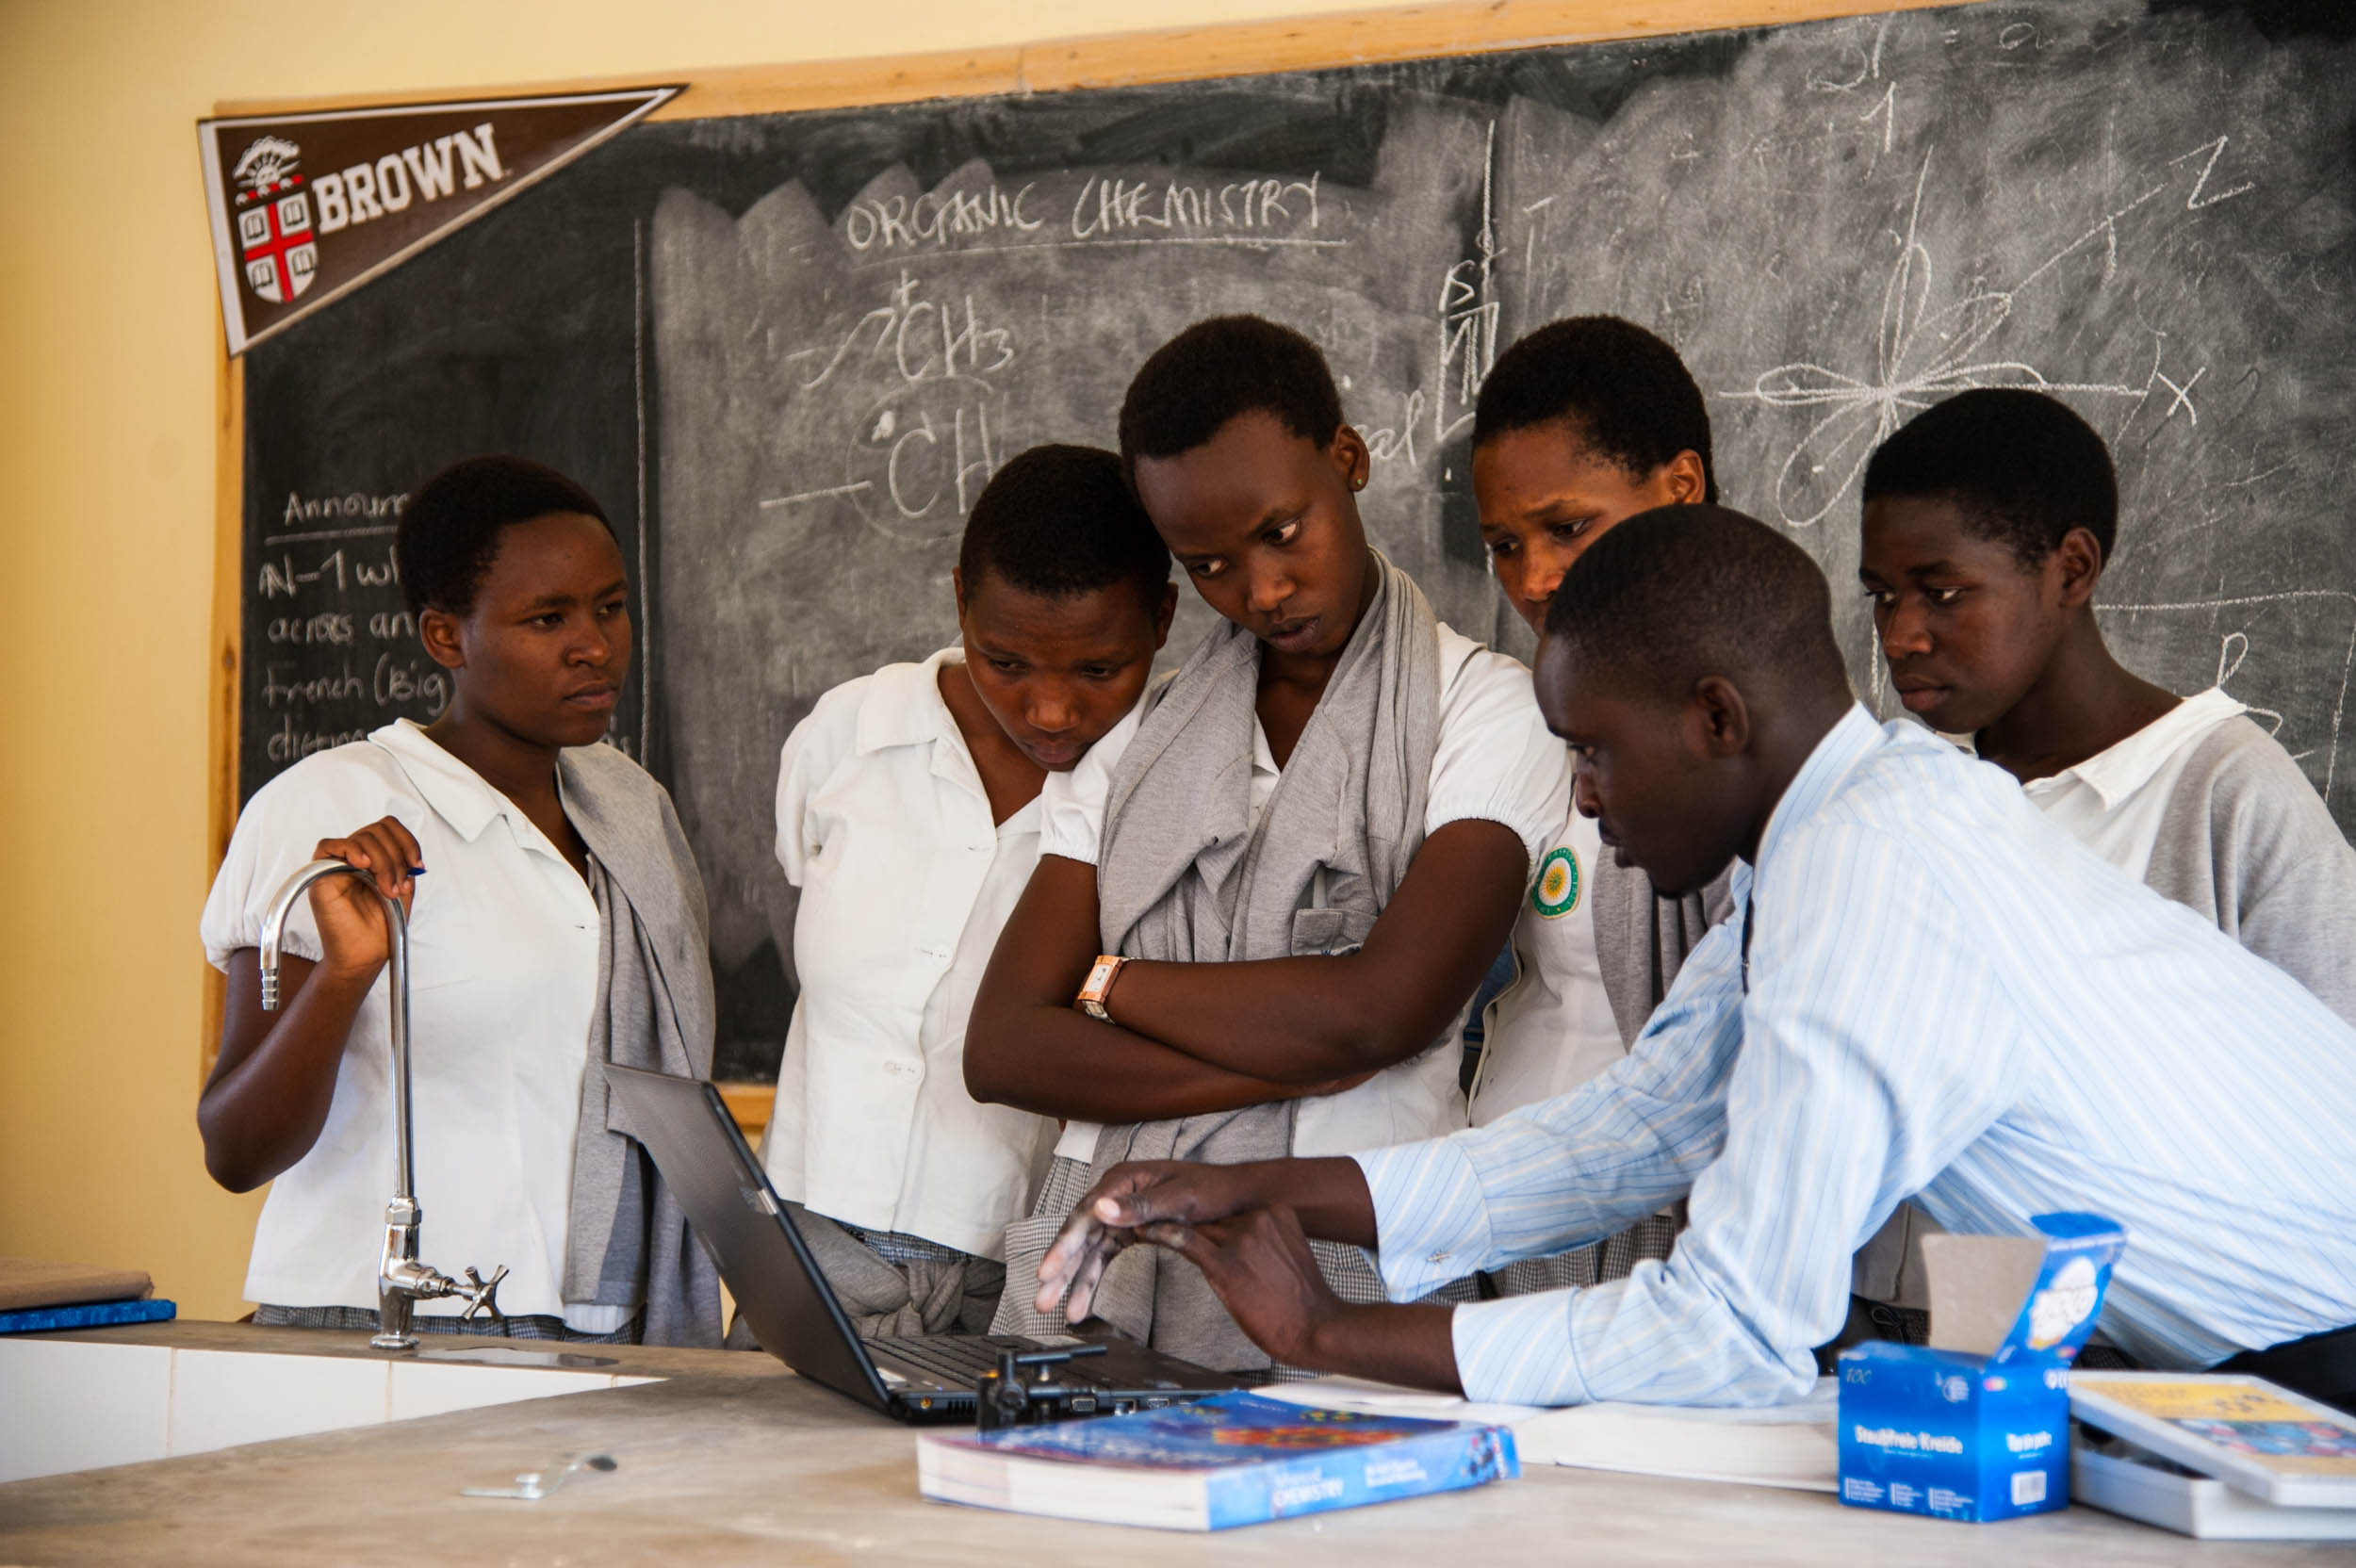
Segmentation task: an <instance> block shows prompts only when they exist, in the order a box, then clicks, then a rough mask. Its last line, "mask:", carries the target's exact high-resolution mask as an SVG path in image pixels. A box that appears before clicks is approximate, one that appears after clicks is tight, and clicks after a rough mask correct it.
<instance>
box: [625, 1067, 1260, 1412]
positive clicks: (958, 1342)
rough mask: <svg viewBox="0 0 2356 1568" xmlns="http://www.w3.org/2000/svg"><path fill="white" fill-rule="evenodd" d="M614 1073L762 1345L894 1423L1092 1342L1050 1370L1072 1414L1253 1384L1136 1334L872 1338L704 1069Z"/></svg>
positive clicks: (963, 1407) (634, 1122)
mask: <svg viewBox="0 0 2356 1568" xmlns="http://www.w3.org/2000/svg"><path fill="white" fill-rule="evenodd" d="M605 1072H606V1081H607V1082H608V1083H609V1084H611V1085H612V1086H613V1089H614V1098H615V1099H617V1100H619V1101H620V1102H621V1103H622V1107H623V1109H624V1110H625V1111H627V1112H628V1113H629V1116H630V1130H631V1131H632V1132H633V1133H634V1134H636V1135H637V1136H638V1137H639V1139H640V1141H642V1142H643V1143H645V1145H646V1152H648V1153H650V1154H652V1155H653V1156H654V1163H655V1168H656V1169H658V1170H660V1171H661V1172H662V1173H663V1181H664V1182H666V1183H668V1184H670V1187H671V1190H672V1191H673V1192H675V1193H677V1194H678V1195H679V1207H680V1208H682V1209H684V1210H685V1211H686V1213H687V1219H688V1223H689V1224H691V1225H693V1226H694V1227H695V1233H696V1234H697V1235H699V1236H701V1237H702V1238H703V1242H704V1246H705V1247H706V1248H707V1249H709V1250H710V1251H711V1253H712V1261H713V1262H714V1263H715V1264H717V1265H718V1266H719V1269H720V1277H721V1278H722V1279H724V1280H726V1281H727V1282H728V1291H729V1293H730V1294H731V1295H733V1296H734V1297H735V1298H736V1305H737V1310H738V1311H740V1312H741V1313H743V1314H744V1319H745V1321H746V1322H748V1323H750V1324H751V1325H752V1329H753V1332H755V1333H756V1334H758V1335H760V1336H761V1347H762V1348H764V1349H766V1350H767V1351H768V1352H769V1353H770V1354H771V1355H774V1356H776V1357H777V1359H778V1360H779V1361H781V1362H783V1363H785V1364H786V1365H788V1366H790V1367H792V1368H793V1369H794V1371H795V1372H797V1373H799V1374H801V1375H802V1376H803V1377H805V1378H808V1379H809V1380H810V1381H812V1382H816V1383H824V1384H825V1385H826V1387H828V1388H831V1389H833V1390H834V1391H835V1392H836V1393H838V1394H843V1395H848V1396H849V1397H851V1398H853V1399H856V1400H858V1401H859V1403H860V1404H862V1405H865V1406H867V1407H868V1408H869V1409H871V1410H876V1411H881V1412H882V1413H884V1414H886V1415H889V1416H891V1417H892V1419H893V1420H895V1421H907V1422H911V1423H924V1424H932V1423H944V1424H945V1423H949V1422H965V1423H968V1424H972V1423H973V1421H974V1419H975V1416H976V1414H977V1409H976V1407H977V1404H978V1396H977V1395H976V1394H975V1392H974V1384H975V1382H976V1380H979V1379H980V1378H981V1376H982V1375H983V1374H984V1373H986V1372H992V1371H995V1370H996V1369H997V1366H998V1357H999V1355H1000V1353H1001V1352H1002V1351H1006V1350H1013V1351H1016V1352H1017V1353H1019V1354H1030V1353H1034V1352H1037V1351H1041V1350H1055V1349H1063V1348H1072V1347H1075V1346H1089V1347H1093V1346H1095V1345H1098V1344H1102V1345H1103V1346H1104V1351H1103V1353H1102V1354H1094V1353H1091V1354H1089V1355H1088V1356H1086V1357H1079V1358H1074V1359H1073V1360H1071V1361H1068V1362H1064V1363H1061V1364H1057V1365H1055V1367H1053V1368H1052V1369H1051V1372H1052V1376H1053V1377H1054V1379H1055V1381H1056V1382H1057V1383H1060V1384H1062V1385H1064V1386H1065V1387H1067V1388H1069V1389H1072V1390H1073V1392H1072V1393H1071V1394H1069V1395H1068V1396H1066V1397H1063V1398H1062V1399H1060V1400H1059V1401H1058V1404H1059V1406H1060V1408H1061V1409H1062V1410H1063V1411H1065V1412H1067V1413H1071V1414H1073V1415H1118V1414H1125V1413H1128V1412H1130V1411H1133V1410H1141V1409H1153V1408H1155V1407H1158V1406H1163V1405H1171V1404H1179V1403H1184V1402H1186V1401H1188V1400H1193V1399H1202V1398H1207V1397H1210V1396H1211V1395H1214V1394H1224V1393H1226V1392H1227V1391H1228V1390H1230V1389H1233V1388H1240V1387H1243V1386H1245V1385H1246V1382H1247V1380H1246V1379H1243V1378H1237V1377H1234V1376H1231V1375H1229V1374H1227V1373H1223V1372H1213V1371H1211V1370H1209V1369H1208V1368H1207V1367H1202V1366H1197V1365H1195V1364H1193V1363H1191V1362H1185V1361H1180V1360H1179V1359H1177V1358H1176V1357H1175V1356H1167V1355H1164V1354H1162V1353H1161V1352H1160V1351H1158V1350H1153V1349H1149V1348H1146V1347H1145V1346H1142V1345H1139V1344H1137V1343H1136V1342H1135V1341H1132V1340H1125V1339H1107V1340H1101V1341H1100V1340H1083V1339H1076V1338H1073V1337H1072V1336H1070V1335H1056V1336H1054V1337H1053V1338H1050V1339H1032V1338H1029V1337H1027V1336H1024V1335H1020V1334H921V1335H915V1336H911V1337H907V1338H887V1337H881V1336H878V1337H876V1338H873V1339H868V1338H862V1337H861V1336H860V1335H859V1333H858V1332H857V1331H855V1330H854V1329H853V1328H852V1327H851V1320H850V1318H849V1316H848V1315H846V1314H844V1312H843V1304H842V1302H841V1301H839V1300H837V1299H836V1298H835V1294H834V1290H833V1288H832V1287H831V1286H829V1285H828V1284H827V1283H826V1275H825V1274H823V1273H821V1272H820V1271H819V1268H818V1264H817V1260H816V1259H815V1258H813V1257H812V1256H811V1255H810V1247H809V1245H808V1244H807V1243H806V1242H804V1241H803V1239H802V1234H801V1233H800V1232H799V1231H797V1230H795V1229H794V1217H793V1214H792V1211H790V1210H789V1209H788V1208H787V1207H786V1205H785V1204H784V1202H783V1201H781V1200H779V1199H778V1197H777V1192H776V1190H775V1189H774V1188H772V1187H771V1186H770V1185H769V1175H768V1172H767V1171H765V1170H763V1169H762V1168H761V1161H760V1160H759V1159H758V1158H756V1157H755V1156H754V1154H753V1152H752V1150H751V1148H750V1147H748V1146H747V1145H746V1144H745V1142H744V1134H742V1133H740V1132H738V1131H737V1127H736V1119H735V1118H734V1117H731V1116H730V1115H729V1114H728V1105H727V1104H726V1103H724V1102H723V1101H722V1100H721V1098H720V1091H719V1090H718V1089H716V1088H714V1087H713V1086H712V1085H710V1084H709V1083H706V1082H705V1081H704V1080H702V1079H700V1078H674V1077H671V1076H669V1075H668V1074H665V1073H661V1072H646V1071H642V1070H639V1069H636V1068H628V1067H619V1066H613V1065H609V1066H608V1067H607V1068H606V1070H605Z"/></svg>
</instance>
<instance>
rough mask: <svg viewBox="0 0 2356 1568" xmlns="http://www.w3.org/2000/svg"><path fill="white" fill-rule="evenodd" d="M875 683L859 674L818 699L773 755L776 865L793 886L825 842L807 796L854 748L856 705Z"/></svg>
mask: <svg viewBox="0 0 2356 1568" xmlns="http://www.w3.org/2000/svg"><path fill="white" fill-rule="evenodd" d="M874 680H875V678H874V677H873V676H861V677H859V678H858V679H856V680H849V681H845V682H844V683H843V684H842V685H840V686H837V687H836V688H835V689H834V690H832V691H830V692H828V693H827V694H826V695H824V696H822V697H820V698H819V699H818V702H817V705H816V706H815V707H813V708H811V709H810V711H809V712H807V713H805V714H803V715H802V722H801V723H799V724H797V725H795V726H794V733H792V734H791V735H788V736H787V737H786V738H785V746H784V748H783V749H782V750H781V751H779V752H778V754H777V864H778V865H780V866H782V867H784V868H785V879H786V880H787V881H788V882H791V883H793V884H794V886H795V887H797V888H798V887H800V886H801V885H802V883H803V881H804V879H805V878H806V877H807V876H808V874H809V871H810V860H811V859H812V858H815V857H816V855H817V854H818V852H819V850H820V849H821V848H822V847H823V846H824V844H825V840H826V836H825V834H824V833H823V831H821V826H820V824H819V822H818V820H817V818H816V815H815V814H814V813H813V812H812V811H811V809H810V797H811V796H812V795H814V794H816V793H817V792H818V791H819V790H820V789H822V788H824V787H825V785H826V780H827V779H829V778H831V777H832V776H834V771H835V769H836V768H838V767H840V766H841V765H842V762H843V759H844V758H845V757H847V756H849V755H850V753H851V751H852V749H853V748H854V746H855V745H856V744H857V742H858V736H859V709H860V705H861V703H862V701H863V700H864V697H865V694H866V693H867V692H868V691H869V690H870V689H871V688H872V686H873V683H874Z"/></svg>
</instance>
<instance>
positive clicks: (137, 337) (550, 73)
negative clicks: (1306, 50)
mask: <svg viewBox="0 0 2356 1568" xmlns="http://www.w3.org/2000/svg"><path fill="white" fill-rule="evenodd" d="M1368 3H1370V0H1119V3H1118V4H1111V5H1107V4H1104V3H1102V0H896V3H895V4H892V5H889V6H878V5H842V4H822V3H820V0H737V3H733V4H725V5H723V4H706V5H696V4H693V3H691V0H672V3H669V4H656V3H652V0H563V3H555V0H401V4H398V5H386V4H383V3H382V0H368V3H366V4H362V3H355V0H311V3H309V4H304V5H296V6H286V5H283V4H262V3H260V0H235V3H228V0H140V3H127V0H0V602H4V603H5V610H4V611H0V668H5V669H8V670H12V671H14V672H15V675H14V677H13V679H14V680H15V682H16V685H15V687H14V688H13V689H12V692H11V694H10V695H9V696H8V699H7V700H6V701H5V703H0V746H4V747H5V751H4V753H0V1253H29V1254H33V1255H36V1256H47V1257H57V1258H74V1259H80V1260H83V1261H87V1262H90V1263H97V1264H106V1265H118V1266H133V1267H140V1268H146V1269H148V1270H150V1271H152V1272H153V1273H154V1274H155V1282H156V1285H157V1288H158V1290H159V1292H160V1293H162V1294H164V1295H168V1296H172V1297H174V1298H176V1299H178V1300H179V1301H180V1302H181V1304H182V1307H183V1310H184V1311H186V1312H187V1313H188V1314H189V1315H195V1316H226V1315H235V1314H237V1313H238V1312H240V1311H242V1310H243V1308H242V1307H241V1306H240V1305H239V1304H238V1301H239V1292H240V1289H241V1282H242V1279H243V1273H244V1263H245V1253H246V1246H247V1242H248V1239H249V1237H250V1234H251V1230H252V1226H253V1221H254V1215H255V1213H256V1212H257V1210H258V1208H259V1200H258V1199H257V1198H254V1197H246V1198H233V1197H230V1196H228V1195H226V1194H224V1193H222V1192H221V1191H219V1190H218V1189H216V1188H215V1187H214V1186H213V1185H212V1184H210V1182H208V1181H207V1180H206V1178H205V1171H204V1167H203V1164H202V1160H201V1158H200V1152H199V1149H198V1144H197V1137H196V1130H195V1124H194V1119H193V1107H194V1103H195V1096H196V1089H197V1076H196V1074H197V1054H198V1049H199V1041H200V1038H201V1036H202V1019H201V1017H200V1013H201V1010H202V1006H203V985H202V979H203V975H202V960H201V959H200V957H199V956H198V950H197V946H196V921H197V913H198V910H199V909H200V908H201V907H202V906H203V903H204V898H205V887H206V885H207V881H208V878H209V875H210V872H211V867H210V866H209V864H208V863H207V860H208V856H207V850H206V818H205V812H206V795H205V780H206V766H207V763H206V749H205V748H206V737H205V725H206V698H207V687H208V672H207V669H206V645H207V640H208V631H209V615H210V608H211V578H212V572H213V547H214V528H213V517H214V512H213V494H214V490H213V485H214V473H213V450H214V447H213V418H214V387H215V374H216V365H217V360H216V357H215V356H216V349H215V333H216V331H217V327H216V324H215V317H216V314H217V311H218V309H219V304H218V296H217V294H216V293H215V291H214V283H213V274H212V259H211V254H210V249H209V245H208V242H207V239H206V234H205V207H204V202H203V198H202V194H201V190H200V187H199V184H198V173H197V160H196V138H195V135H194V128H193V122H194V121H195V120H196V118H197V117H198V116H199V115H200V114H203V113H205V112H206V111H207V110H208V109H209V108H210V107H211V106H212V105H213V104H214V103H215V102H216V101H217V100H222V99H232V100H237V99H243V100H251V99H258V98H279V97H287V96H306V95H312V94H332V93H352V92H395V91H401V90H434V89H441V88H464V87H469V86H477V85H499V84H509V83H517V82H531V81H544V80H561V79H564V78H567V77H575V76H597V75H611V74H615V73H643V74H644V76H645V77H646V78H647V79H650V80H662V79H664V78H666V77H673V78H676V77H677V76H678V75H679V74H680V73H692V71H693V70H694V68H695V67H698V66H728V65H748V64H760V63H767V62H783V61H792V60H810V59H821V58H836V57H856V56H863V55H885V54H896V53H903V52H909V51H919V50H946V49H955V48H963V47H970V46H973V45H977V44H985V43H1013V42H1021V41H1029V40H1036V39H1044V38H1055V37H1062V36H1068V35H1072V34H1081V33H1097V32H1104V31H1108V30H1113V29H1130V28H1152V27H1167V26H1178V25H1186V24H1199V23H1209V22H1221V21H1236V20H1245V19H1253V18H1258V17H1263V16H1267V15H1269V14H1294V13H1302V12H1313V11H1318V10H1340V9H1344V8H1351V7H1355V6H1363V5H1366V4H1368ZM1901 3H1905V0H1901ZM1911 3H1915V4H1920V3H1922V0H1911ZM1855 7H1856V0H1814V3H1811V0H1726V3H1725V4H1723V5H1715V4H1710V3H1708V0H1705V3H1704V5H1703V6H1702V7H1701V8H1700V9H1701V10H1702V11H1703V12H1705V13H1706V15H1707V17H1708V19H1710V20H1721V21H1735V20H1766V19H1770V18H1781V17H1788V16H1790V15H1792V14H1794V13H1795V12H1796V13H1805V12H1808V11H1810V10H1814V11H1819V12H1822V11H1827V10H1833V9H1841V8H1855ZM1604 8H1605V7H1604V6H1603V5H1600V4H1599V5H1598V6H1597V10H1599V11H1600V10H1602V9H1604ZM1609 8H1610V9H1611V10H1612V12H1614V13H1615V14H1617V15H1620V16H1626V15H1628V13H1629V11H1630V9H1631V8H1630V7H1628V5H1627V4H1626V3H1625V0H1619V3H1616V4H1612V5H1611V6H1610V7H1609ZM1559 9H1560V8H1559V7H1558V8H1557V10H1558V14H1559ZM1636 9H1639V10H1641V9H1642V8H1636ZM1689 14H1690V13H1689Z"/></svg>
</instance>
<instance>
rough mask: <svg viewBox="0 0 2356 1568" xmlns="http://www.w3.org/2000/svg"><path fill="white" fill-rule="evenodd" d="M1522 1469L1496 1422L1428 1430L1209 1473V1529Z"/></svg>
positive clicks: (1413, 1493)
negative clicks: (1398, 1438)
mask: <svg viewBox="0 0 2356 1568" xmlns="http://www.w3.org/2000/svg"><path fill="white" fill-rule="evenodd" d="M1521 1473H1522V1470H1521V1462H1520V1459H1519V1458H1518V1456H1517V1455H1516V1454H1515V1452H1514V1448H1513V1432H1512V1431H1510V1430H1509V1429H1505V1428H1503V1427H1490V1428H1483V1429H1481V1430H1478V1431H1448V1432H1434V1433H1432V1434H1431V1435H1430V1436H1428V1437H1417V1438H1409V1439H1406V1440H1404V1441H1402V1442H1398V1443H1383V1444H1377V1445H1374V1446H1369V1447H1363V1448H1329V1449H1326V1450H1324V1451H1323V1452H1319V1453H1312V1454H1303V1455H1301V1456H1300V1457H1298V1458H1294V1459H1284V1460H1270V1461H1269V1462H1267V1463H1265V1464H1255V1465H1253V1466H1252V1467H1251V1468H1250V1469H1247V1470H1235V1471H1228V1472H1224V1473H1221V1474H1216V1475H1213V1476H1211V1477H1210V1478H1208V1496H1207V1498H1206V1504H1207V1508H1206V1511H1207V1514H1208V1517H1209V1521H1210V1527H1211V1528H1213V1529H1215V1530H1220V1529H1226V1528H1228V1527H1230V1526H1234V1525H1257V1524H1263V1523H1266V1522H1267V1521H1268V1520H1270V1519H1292V1518H1298V1517H1299V1516H1301V1514H1304V1513H1326V1512H1330V1511H1333V1510H1334V1509H1342V1508H1356V1507H1358V1506H1360V1505H1361V1504H1364V1503H1387V1502H1390V1501H1391V1500H1393V1499H1394V1498H1399V1497H1419V1496H1422V1495H1425V1494H1427V1493H1432V1492H1455V1491H1459V1490H1462V1489H1463V1488H1464V1487H1468V1486H1480V1485H1482V1484H1483V1483H1485V1482H1488V1481H1494V1480H1499V1479H1505V1478H1512V1477H1515V1476H1519V1475H1520V1474H1521Z"/></svg>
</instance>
